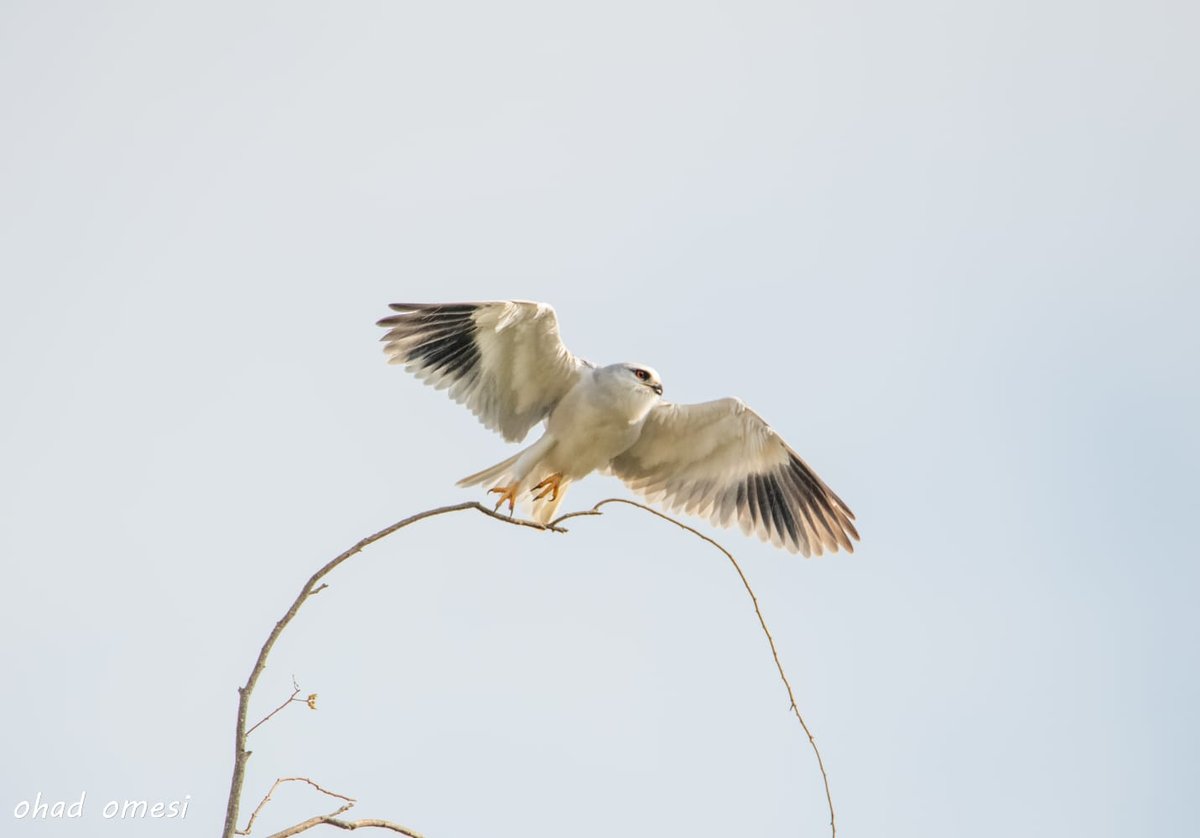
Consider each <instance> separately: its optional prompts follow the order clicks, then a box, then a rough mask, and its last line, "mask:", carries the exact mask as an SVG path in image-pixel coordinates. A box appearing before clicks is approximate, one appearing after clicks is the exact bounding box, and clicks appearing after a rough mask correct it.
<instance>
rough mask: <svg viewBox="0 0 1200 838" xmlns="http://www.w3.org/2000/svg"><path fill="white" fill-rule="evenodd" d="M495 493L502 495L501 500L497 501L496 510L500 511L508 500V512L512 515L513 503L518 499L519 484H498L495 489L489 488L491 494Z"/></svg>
mask: <svg viewBox="0 0 1200 838" xmlns="http://www.w3.org/2000/svg"><path fill="white" fill-rule="evenodd" d="M493 493H495V494H498V495H500V500H498V501H496V511H497V512H499V511H500V507H501V506H503V505H504V502H505V501H508V514H509V515H512V514H513V505H514V504H515V503H516V501H517V484H516V483H513V484H512V485H511V486H497V487H496V488H494V489H488V494H489V495H490V494H493Z"/></svg>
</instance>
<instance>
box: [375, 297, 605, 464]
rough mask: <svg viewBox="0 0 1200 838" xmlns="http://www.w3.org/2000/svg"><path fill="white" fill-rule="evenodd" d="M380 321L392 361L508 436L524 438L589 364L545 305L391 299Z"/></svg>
mask: <svg viewBox="0 0 1200 838" xmlns="http://www.w3.org/2000/svg"><path fill="white" fill-rule="evenodd" d="M391 308H392V310H393V311H397V312H400V313H399V314H395V315H392V316H391V317H385V318H384V319H382V320H380V321H379V325H380V326H383V327H384V328H386V329H388V332H387V334H385V335H384V336H383V338H382V340H383V341H384V351H385V352H386V353H387V355H388V362H389V363H392V364H403V365H404V368H405V369H406V370H408V371H409V372H411V373H413V374H414V375H416V376H417V377H418V378H420V379H421V380H423V381H424V382H425V383H427V384H430V385H432V386H434V387H436V388H437V389H439V390H449V395H450V397H451V398H452V399H454V400H455V401H456V402H459V403H460V404H463V405H465V406H466V407H467V408H468V409H469V410H470V411H471V412H472V413H474V414H475V415H476V416H478V417H479V420H480V421H481V422H482V423H483V424H484V425H485V426H487V427H488V428H490V429H492V430H494V431H499V433H500V434H501V435H502V436H503V437H504V438H505V439H506V440H509V441H510V442H512V441H519V440H521V439H523V438H524V437H525V435H526V434H527V433H528V432H529V429H530V428H532V427H533V426H534V425H536V424H537V423H538V422H540V421H541V420H542V419H544V418H545V416H546V414H548V413H549V412H550V410H551V409H552V408H553V407H554V405H555V404H557V403H558V400H559V399H561V398H562V397H563V395H564V394H565V393H566V392H567V391H568V390H569V389H571V387H572V386H573V385H574V384H575V382H576V381H577V380H578V378H579V374H580V370H581V369H583V368H584V367H586V366H589V365H588V364H587V363H586V362H585V361H581V360H580V359H578V358H576V357H575V356H574V355H572V354H571V353H570V352H569V351H568V350H567V348H566V347H565V346H564V345H563V343H562V340H561V339H560V338H559V335H558V318H557V317H556V316H555V314H554V309H553V308H552V307H550V306H548V305H546V304H544V303H533V302H524V301H519V300H504V301H498V302H482V303H440V304H412V303H394V304H392V306H391Z"/></svg>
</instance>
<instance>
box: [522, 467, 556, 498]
mask: <svg viewBox="0 0 1200 838" xmlns="http://www.w3.org/2000/svg"><path fill="white" fill-rule="evenodd" d="M561 481H562V472H558V471H556V472H554V474H552V475H550V476H549V477H547V478H546V479H545V480H543V481H542V482H541V483H539V484H537V485H536V486H534V487H533V488H532V489H530V490H529V491H530V492H532V493H536V494H534V496H533V499H534V500H541V499H542V498H544V497H546V495H549V496H550V500H558V489H559V484H560V482H561ZM539 489H541V492H540V493H539V492H538V490H539Z"/></svg>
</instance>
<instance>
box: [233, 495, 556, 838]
mask: <svg viewBox="0 0 1200 838" xmlns="http://www.w3.org/2000/svg"><path fill="white" fill-rule="evenodd" d="M464 509H474V510H476V511H477V512H482V513H483V514H484V515H487V516H488V517H489V518H495V519H496V520H497V521H503V522H504V523H506V524H514V525H516V526H520V527H531V528H532V529H535V530H550V531H552V532H566V530H564V529H562V528H561V527H557V526H555V525H554V524H548V525H547V524H539V523H536V522H534V521H525V520H522V519H520V518H510V517H507V516H505V515H501V514H499V513H498V512H493V511H492V510H491V509H488V508H487V507H486V506H484V505H483V504H481V503H477V502H474V501H472V502H470V503H456V504H454V505H453V506H439V507H438V508H437V509H429V510H426V511H425V512H418V513H417V514H416V515H410V516H409V517H407V518H405V519H404V520H402V521H397V522H396V523H394V524H392V525H391V526H390V527H384V528H383V529H381V530H380V531H379V532H377V533H375V534H373V535H368V536H367V537H366V538H364V539H362V540H361V541H359V542H358V543H357V544H355V545H354V546H353V547H351V548H350V549H349V550H346V551H345V552H344V553H342V554H341V555H339V556H337V557H336V558H334V559H332V560H330V561H329V562H328V563H327V564H326V565H325V566H324V567H322V568H321V569H320V570H318V571H317V572H316V573H314V574H313V575H312V576H310V577H308V581H307V582H305V583H304V587H303V588H301V589H300V593H299V594H298V595H297V596H296V599H295V600H294V601H293V602H292V605H291V607H290V608H288V610H287V613H286V614H284V615H283V617H282V619H280V620H279V622H277V623H276V624H275V628H273V629H271V633H270V634H269V635H267V641H266V642H265V643H263V645H262V648H261V649H260V650H259V652H258V659H257V660H256V661H255V662H254V668H253V669H251V670H250V677H249V678H247V679H246V683H245V685H244V686H241V687H238V712H237V733H236V735H235V737H234V752H233V754H234V756H233V778H232V779H231V780H230V783H229V802H228V803H227V805H226V807H225V829H224V831H223V832H222V833H221V835H222V838H233V836H234V835H235V834H236V832H237V819H238V809H239V807H240V806H241V798H242V785H243V784H244V782H245V779H246V761H247V760H248V759H250V754H251V752H250V751H247V750H246V736H247V734H248V731H247V730H246V715H247V713H248V711H249V709H250V696H251V694H252V693H253V692H254V687H255V685H256V684H257V683H258V678H259V676H260V675H262V672H263V670H264V669H265V668H266V666H267V658H268V657H269V656H270V654H271V650H272V649H273V648H275V642H276V641H277V640H279V635H281V634H283V630H284V629H285V628H287V626H288V623H290V622H291V621H292V620H293V619H294V618H295V616H296V613H297V612H298V611H299V610H300V606H302V605H304V603H305V601H306V600H307V599H308V598H309V597H311V596H313V595H315V594H317V593H320V591H321V590H323V589H324V587H325V586H324V585H318V584H317V583H319V582H320V581H321V580H322V579H323V578H325V577H326V576H328V575H329V573H330V572H331V571H333V570H334V568H336V567H337V566H338V565H340V564H341V563H342V562H344V561H346V559H348V558H350V557H351V556H353V555H354V554H355V553H360V552H362V551H363V549H365V548H367V547H369V546H371V545H372V544H374V543H375V542H376V541H379V540H380V539H383V538H387V537H388V536H389V535H391V534H392V533H394V532H396V531H397V530H401V529H404V528H405V527H407V526H409V525H410V524H415V523H416V522H417V521H423V520H425V519H426V518H433V517H434V516H437V515H445V514H446V513H448V512H461V511H462V510H464ZM256 726H257V725H256ZM335 825H337V824H335ZM288 834H291V835H294V834H295V833H288Z"/></svg>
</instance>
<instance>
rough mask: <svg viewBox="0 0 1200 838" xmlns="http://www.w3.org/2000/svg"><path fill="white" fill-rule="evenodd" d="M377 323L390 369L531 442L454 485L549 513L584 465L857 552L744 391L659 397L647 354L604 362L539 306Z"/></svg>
mask: <svg viewBox="0 0 1200 838" xmlns="http://www.w3.org/2000/svg"><path fill="white" fill-rule="evenodd" d="M390 308H391V310H392V311H394V312H396V313H395V314H393V315H391V316H388V317H384V318H383V319H381V320H379V321H378V324H377V325H379V326H381V327H383V328H385V329H387V332H386V333H385V334H384V335H383V337H382V338H381V341H382V342H383V344H384V347H383V348H384V352H385V353H386V355H387V356H388V362H389V363H391V364H398V365H402V366H403V367H404V368H405V369H406V370H407V371H408V372H410V373H412V374H413V375H415V376H416V377H417V378H418V379H420V380H422V381H424V382H425V383H426V384H428V385H431V386H433V387H435V388H436V389H438V390H445V391H447V393H448V394H449V396H450V397H451V398H452V399H453V400H454V401H456V402H458V403H460V404H462V405H464V406H465V407H467V408H468V409H469V410H470V411H471V412H472V413H474V414H475V416H476V417H478V419H479V421H480V422H481V423H482V424H483V425H484V426H485V427H487V428H489V429H490V430H493V431H497V432H499V434H500V435H501V436H502V437H504V439H505V440H507V441H509V442H521V441H522V440H524V439H525V437H526V436H527V434H528V433H529V431H530V429H532V428H533V427H534V426H535V425H537V424H538V423H539V422H544V424H545V430H544V432H543V433H542V435H541V437H540V438H538V440H537V441H536V442H534V443H533V444H532V445H530V446H528V447H526V448H523V449H521V450H520V451H518V452H517V453H515V454H513V455H512V456H511V457H508V458H507V459H505V460H502V461H501V462H499V463H496V464H495V465H493V466H490V467H489V468H485V469H483V470H482V471H479V472H476V473H475V474H471V475H468V476H467V477H464V478H463V479H462V480H460V481H458V485H459V486H461V487H474V486H483V487H487V488H488V494H489V495H490V494H497V495H499V498H498V499H497V501H496V505H495V509H496V510H497V511H499V509H500V507H501V506H502V505H504V504H506V503H507V504H508V512H509V514H510V515H513V514H515V511H516V505H517V503H518V502H521V503H522V507H524V506H525V504H526V503H528V504H529V505H530V506H531V508H532V510H533V512H532V517H533V520H535V521H536V522H537V523H540V524H543V525H544V524H547V523H549V522H550V521H551V520H552V519H553V518H554V514H555V512H556V510H557V509H558V506H559V504H560V503H561V502H562V500H563V496H564V494H565V493H566V491H567V487H568V486H569V485H570V484H572V483H574V482H577V481H579V480H582V479H583V478H584V477H586V476H587V475H589V474H591V473H592V472H600V473H608V474H612V475H615V476H616V477H618V478H620V479H621V480H622V481H624V483H625V484H626V485H627V486H628V487H629V488H630V489H632V490H633V491H634V492H636V493H638V494H639V495H641V496H642V497H643V498H644V499H645V500H646V501H647V502H648V503H651V504H659V505H661V506H663V507H665V508H666V509H667V510H668V511H670V512H683V513H685V514H689V515H696V516H698V517H700V518H706V519H708V520H709V521H710V522H711V523H713V524H715V525H717V526H721V527H730V526H732V525H734V524H737V525H739V526H740V527H741V529H742V531H743V532H744V533H745V534H747V535H751V534H753V535H757V536H758V537H759V538H760V539H762V540H763V541H767V542H770V543H771V544H772V545H774V546H776V547H780V548H783V549H786V550H788V551H789V552H791V553H800V554H802V555H804V556H806V557H808V556H812V555H817V556H820V555H822V554H823V553H824V552H825V551H830V552H837V550H838V549H839V548H841V549H844V550H845V551H847V552H851V553H852V552H854V541H856V540H858V538H859V536H858V531H857V530H856V529H855V527H854V523H853V522H854V513H853V512H851V511H850V508H849V507H848V506H847V505H846V504H845V503H844V502H843V501H842V500H841V498H839V497H838V496H837V495H836V494H834V493H833V491H832V490H831V489H830V488H829V487H828V486H826V485H825V483H824V482H823V481H822V480H821V478H819V477H818V476H817V474H816V472H814V471H813V470H812V469H811V468H810V467H809V466H808V464H807V463H805V462H804V460H802V459H801V458H800V456H799V455H798V454H797V453H796V452H795V451H793V450H792V448H791V447H790V446H789V445H788V444H787V443H786V442H784V441H783V439H782V438H781V437H780V436H779V435H778V434H777V433H776V432H775V430H774V429H772V428H771V426H770V425H768V424H767V423H766V422H765V421H764V420H763V419H762V417H761V416H759V415H758V414H757V413H755V412H754V411H753V410H751V409H750V408H749V407H747V406H746V405H745V403H743V402H742V401H741V400H740V399H737V398H722V399H717V400H715V401H710V402H703V403H701V404H672V403H670V402H667V401H664V400H663V398H662V396H663V384H662V378H661V377H660V376H659V374H658V372H656V371H655V370H654V369H653V368H651V367H649V366H647V365H645V364H641V363H629V362H622V363H615V364H609V365H607V366H599V365H597V364H593V363H591V362H590V361H586V360H583V359H581V358H578V357H576V356H575V355H573V354H572V353H571V352H570V351H569V350H568V349H567V347H566V346H565V345H564V344H563V342H562V339H561V337H560V336H559V327H558V316H557V314H556V313H555V311H554V308H553V307H552V306H550V305H548V304H546V303H539V302H531V301H527V300H497V301H490V302H461V303H393V304H391V306H390Z"/></svg>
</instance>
